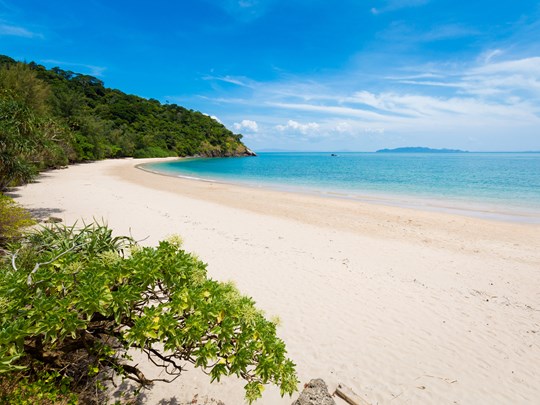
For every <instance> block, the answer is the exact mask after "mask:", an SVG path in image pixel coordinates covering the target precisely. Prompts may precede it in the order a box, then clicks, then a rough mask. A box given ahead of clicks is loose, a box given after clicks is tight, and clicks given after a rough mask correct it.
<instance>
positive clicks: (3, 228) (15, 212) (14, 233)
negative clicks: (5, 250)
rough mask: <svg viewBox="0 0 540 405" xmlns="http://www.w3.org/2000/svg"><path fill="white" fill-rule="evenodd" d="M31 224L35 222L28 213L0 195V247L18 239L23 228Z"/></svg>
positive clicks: (11, 200)
mask: <svg viewBox="0 0 540 405" xmlns="http://www.w3.org/2000/svg"><path fill="white" fill-rule="evenodd" d="M33 224H35V221H34V220H33V219H32V217H31V216H30V213H29V212H28V211H26V210H25V209H24V208H22V207H20V206H19V205H18V204H17V203H16V202H15V201H13V199H11V198H9V197H8V196H5V195H4V194H2V193H0V247H2V246H5V245H6V244H7V243H8V242H10V241H14V240H16V239H18V238H19V237H20V236H21V235H22V232H23V231H24V230H25V228H27V227H29V226H31V225H33Z"/></svg>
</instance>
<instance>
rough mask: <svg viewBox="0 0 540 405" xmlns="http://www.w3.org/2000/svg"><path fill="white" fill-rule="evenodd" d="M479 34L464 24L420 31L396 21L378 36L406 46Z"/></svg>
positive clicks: (438, 26)
mask: <svg viewBox="0 0 540 405" xmlns="http://www.w3.org/2000/svg"><path fill="white" fill-rule="evenodd" d="M478 34H479V32H478V31H477V30H476V29H474V28H471V27H467V26H465V25H462V24H438V25H436V26H434V27H430V28H428V29H424V30H419V29H417V28H416V27H415V26H413V25H410V24H408V23H406V22H403V21H395V22H393V23H392V24H390V25H389V26H388V27H387V28H386V29H384V30H383V31H381V32H379V34H378V36H379V38H381V39H384V40H386V41H399V42H401V43H406V44H409V45H410V44H417V43H428V42H436V41H444V40H449V39H457V38H463V37H470V36H475V35H478Z"/></svg>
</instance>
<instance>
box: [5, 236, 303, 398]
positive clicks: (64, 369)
mask: <svg viewBox="0 0 540 405" xmlns="http://www.w3.org/2000/svg"><path fill="white" fill-rule="evenodd" d="M0 266H1V268H0V270H1V271H0V329H1V330H0V376H4V377H3V378H2V379H1V380H2V381H6V379H5V376H6V375H7V376H10V375H11V376H14V375H16V376H17V378H25V379H26V380H25V381H27V382H30V383H31V384H34V385H35V384H38V385H39V383H40V382H41V383H42V382H43V380H44V379H48V381H50V382H51V383H54V384H55V386H56V387H57V388H58V390H57V391H56V392H55V393H54V394H55V395H56V394H58V395H60V396H61V395H62V392H63V391H61V388H62V387H66V386H69V388H70V389H73V390H75V391H77V392H78V393H79V395H80V396H82V395H88V392H90V390H91V389H93V390H94V391H95V387H96V384H97V385H100V384H101V382H103V379H104V378H106V377H107V376H109V377H110V376H112V375H113V374H119V375H122V376H123V377H124V378H129V379H131V380H134V381H136V382H137V383H138V384H140V386H141V387H148V386H150V385H151V384H152V381H151V380H148V379H147V378H146V377H145V376H144V375H143V373H142V372H141V371H140V370H139V369H138V368H137V366H134V365H133V364H131V363H130V361H129V356H128V355H127V353H126V352H127V350H128V349H133V348H134V349H140V350H142V351H143V352H144V353H146V355H147V356H148V358H149V360H150V361H152V362H153V363H154V365H155V366H156V367H161V368H163V369H165V370H166V371H167V373H168V374H169V376H170V380H172V379H174V378H176V377H178V376H179V375H180V373H181V371H182V366H181V364H182V363H183V362H190V363H193V364H195V366H198V367H202V368H203V369H204V370H206V372H208V374H209V375H210V376H211V379H212V381H213V380H218V381H219V379H220V377H222V376H224V375H237V376H239V377H241V378H243V379H244V380H246V382H247V384H246V385H245V390H246V399H247V400H248V401H249V402H251V401H253V400H255V399H257V398H259V397H260V396H261V394H262V391H263V389H264V385H265V384H267V383H273V384H275V385H277V386H279V388H280V390H281V394H282V395H284V394H285V393H288V394H291V393H292V392H293V391H295V390H296V386H297V383H298V381H297V378H296V374H295V370H294V364H293V362H292V361H291V360H290V359H288V358H287V357H286V349H285V345H284V343H283V341H281V340H280V339H279V338H277V337H276V325H275V324H274V323H272V322H269V321H267V320H266V319H265V318H264V316H263V315H262V313H261V312H260V311H259V310H257V309H256V308H255V306H254V302H253V300H252V299H251V298H248V297H245V296H241V295H240V294H239V293H238V291H237V290H236V288H235V287H234V286H232V285H231V284H224V283H219V282H216V281H214V280H211V279H209V278H208V277H207V275H206V266H205V264H204V263H202V262H201V261H200V260H198V259H197V258H196V257H195V256H193V255H191V254H189V253H187V252H185V251H184V250H182V249H181V247H180V242H179V240H178V239H171V240H169V241H162V242H160V243H159V246H158V247H156V248H151V247H140V246H138V245H136V244H135V243H133V241H132V240H130V239H128V238H124V237H113V236H112V234H111V230H110V229H108V228H107V227H105V226H98V225H91V226H86V227H83V228H81V229H77V228H75V227H63V226H58V225H55V226H53V227H52V228H43V229H41V230H39V231H37V232H35V233H33V234H31V235H30V236H29V237H28V238H27V240H26V241H25V242H24V243H20V244H19V245H18V246H13V247H12V249H11V253H10V254H9V255H7V256H4V257H3V258H2V263H1V265H0ZM2 373H3V374H2ZM96 377H100V378H96ZM8 380H9V379H8ZM170 380H169V381H170ZM3 385H4V384H2V383H1V381H0V390H1V388H2V386H3ZM19 394H20V393H19ZM1 395H2V392H0V399H2V398H1ZM3 395H6V393H5V392H4V393H3ZM4 399H6V397H5V396H4Z"/></svg>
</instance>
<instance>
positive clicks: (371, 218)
mask: <svg viewBox="0 0 540 405" xmlns="http://www.w3.org/2000/svg"><path fill="white" fill-rule="evenodd" d="M147 161H149V160H147ZM153 161H155V160H153ZM138 163H142V162H141V161H139V160H132V159H125V160H109V161H100V162H95V163H91V164H88V165H76V166H70V167H69V168H67V169H65V170H57V171H51V172H47V173H44V174H43V175H42V176H40V178H39V179H38V182H37V183H34V184H29V185H27V186H24V187H21V188H19V189H18V190H16V191H15V193H16V194H17V195H18V197H17V198H16V199H17V201H18V202H20V203H21V204H23V206H26V207H27V208H30V209H31V210H34V212H42V213H44V214H46V215H54V216H58V217H60V218H62V219H63V221H64V223H66V224H72V223H73V222H75V221H77V220H79V221H81V219H83V220H87V221H91V220H92V219H93V218H98V219H101V218H102V219H103V220H105V221H107V222H108V224H109V226H110V227H111V228H112V229H113V230H114V231H115V233H116V234H131V235H132V236H133V237H134V238H135V239H137V240H142V242H141V243H142V244H145V245H155V244H156V243H157V242H158V241H159V240H161V239H163V238H165V237H167V236H168V235H171V234H174V233H177V234H180V235H181V236H182V237H183V239H184V241H185V243H184V245H185V248H186V250H188V251H191V252H194V253H196V254H197V255H198V256H199V257H200V258H201V259H202V260H203V261H204V262H206V263H208V273H209V276H210V277H212V278H214V279H216V280H220V281H229V280H232V281H233V282H234V283H235V284H236V286H237V287H238V288H239V289H240V291H241V292H242V293H244V294H247V295H249V296H251V297H253V298H254V299H255V301H256V302H257V307H259V308H261V309H262V310H264V311H265V313H266V314H267V316H269V317H272V316H279V318H280V319H281V323H280V326H279V327H278V335H279V336H280V337H281V338H282V339H283V340H284V341H285V343H286V345H287V349H288V353H289V356H290V357H291V358H292V359H293V361H295V363H296V364H297V371H298V374H299V378H300V380H301V382H302V384H303V383H306V382H308V381H309V380H310V379H312V378H323V379H324V380H325V381H326V382H327V384H328V385H329V389H330V391H331V392H333V390H334V389H335V387H336V385H337V384H338V383H343V384H345V385H347V386H349V387H351V388H352V389H353V390H354V391H355V392H356V393H357V394H358V395H359V396H360V397H362V398H363V399H364V400H365V401H367V402H368V403H371V404H375V403H379V404H392V405H395V404H408V403H454V402H455V403H523V404H525V403H533V402H534V401H535V400H536V399H537V398H538V397H540V387H539V386H538V384H537V381H538V380H539V379H540V341H539V340H538V339H539V338H540V326H539V325H540V295H539V294H538V287H537V286H538V285H540V272H539V271H538V268H540V251H539V250H538V246H540V226H538V225H532V224H519V223H506V222H497V221H492V220H485V219H478V218H469V217H465V216H459V215H453V214H448V213H439V212H437V213H435V212H429V211H420V210H413V209H407V208H400V207H388V206H384V205H377V204H368V203H361V202H357V201H350V200H341V199H332V198H322V197H317V196H310V195H302V194H294V193H285V192H279V191H274V190H267V189H252V188H247V187H241V186H234V185H229V184H220V183H211V182H200V181H194V180H186V179H179V178H174V177H169V176H156V175H155V174H152V173H148V172H144V171H142V170H138V169H136V168H135V167H134V166H135V164H138ZM138 360H139V359H138ZM140 361H141V364H144V359H140ZM149 375H151V374H150V373H149ZM243 385H244V384H243V383H242V381H239V380H237V379H236V378H227V379H224V380H222V381H221V382H219V383H213V384H210V379H209V378H208V377H207V376H206V375H204V374H203V373H202V372H200V371H197V370H191V369H188V370H187V371H186V373H184V374H183V375H182V376H181V377H180V378H179V379H178V380H177V382H175V383H174V384H156V386H155V388H154V389H153V390H152V391H150V392H148V393H147V401H148V403H158V402H159V401H160V400H162V399H163V400H172V399H173V398H174V399H176V400H177V401H178V402H179V403H189V401H191V400H193V398H194V397H195V395H198V398H199V403H204V399H205V398H206V399H209V398H215V399H217V400H221V401H223V402H224V403H225V404H227V405H233V404H239V403H243V390H242V386H243ZM419 387H420V388H419ZM299 388H300V389H302V385H300V387H299ZM291 402H292V399H290V398H288V397H286V398H283V399H282V398H280V396H279V393H278V391H277V389H274V388H273V387H267V389H266V390H265V393H264V395H263V399H262V400H261V401H258V402H257V403H256V404H261V405H267V404H268V405H282V404H283V405H285V404H290V403H291ZM208 403H210V402H208ZM336 403H337V404H338V405H340V404H343V403H344V402H342V401H339V400H338V399H336Z"/></svg>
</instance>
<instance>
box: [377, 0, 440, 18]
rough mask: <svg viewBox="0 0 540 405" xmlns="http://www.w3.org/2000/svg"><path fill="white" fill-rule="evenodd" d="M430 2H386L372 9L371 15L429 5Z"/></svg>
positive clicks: (397, 0) (408, 0) (387, 0)
mask: <svg viewBox="0 0 540 405" xmlns="http://www.w3.org/2000/svg"><path fill="white" fill-rule="evenodd" d="M429 2H430V0H386V1H383V4H382V5H381V6H380V7H373V8H372V9H371V13H372V14H375V15H377V14H382V13H387V12H389V11H397V10H400V9H402V8H408V7H419V6H423V5H425V4H427V3H429Z"/></svg>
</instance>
